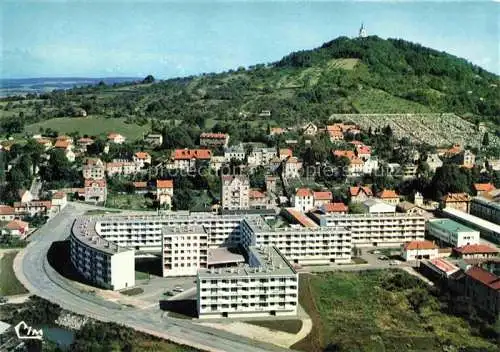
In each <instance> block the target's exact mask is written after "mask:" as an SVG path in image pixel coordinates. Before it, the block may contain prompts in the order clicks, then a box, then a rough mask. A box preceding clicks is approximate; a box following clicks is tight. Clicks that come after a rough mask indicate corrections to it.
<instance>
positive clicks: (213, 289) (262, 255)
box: [196, 246, 299, 318]
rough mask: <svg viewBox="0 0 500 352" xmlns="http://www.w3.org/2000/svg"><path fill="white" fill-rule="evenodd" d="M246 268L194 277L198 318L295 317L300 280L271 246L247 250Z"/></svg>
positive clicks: (203, 272)
mask: <svg viewBox="0 0 500 352" xmlns="http://www.w3.org/2000/svg"><path fill="white" fill-rule="evenodd" d="M247 256H248V264H245V265H239V266H238V267H233V268H219V269H201V270H199V271H198V275H197V280H196V282H197V288H198V290H197V292H198V293H197V295H198V297H197V298H198V299H197V305H198V316H199V318H225V317H233V318H235V317H237V318H244V317H257V316H286V315H296V314H297V304H298V303H297V302H298V294H299V292H298V287H299V279H298V275H297V272H296V271H295V270H294V268H293V267H292V266H291V265H290V263H289V262H288V261H287V259H286V258H285V256H284V255H283V254H282V253H281V252H280V251H279V250H278V249H277V248H276V247H273V246H270V247H263V246H259V247H254V246H251V247H248V248H247Z"/></svg>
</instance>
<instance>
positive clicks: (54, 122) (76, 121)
mask: <svg viewBox="0 0 500 352" xmlns="http://www.w3.org/2000/svg"><path fill="white" fill-rule="evenodd" d="M40 128H44V129H47V128H50V129H53V130H55V131H57V132H59V133H60V134H63V133H72V132H78V133H79V134H80V135H82V136H83V135H85V134H86V135H89V136H106V135H107V134H108V133H110V132H116V133H119V134H122V135H123V136H125V137H126V138H127V139H129V140H137V139H140V138H142V136H143V134H144V133H148V132H149V130H150V127H149V125H144V126H139V125H137V124H127V123H126V120H125V119H120V118H103V117H60V118H54V119H50V120H46V121H42V122H38V123H34V124H32V125H28V126H26V129H25V130H26V132H29V133H33V134H36V133H40Z"/></svg>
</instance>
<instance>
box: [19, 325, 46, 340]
mask: <svg viewBox="0 0 500 352" xmlns="http://www.w3.org/2000/svg"><path fill="white" fill-rule="evenodd" d="M14 330H15V331H16V335H17V338H18V339H19V340H43V330H42V329H39V330H37V329H33V328H32V327H31V326H29V325H28V324H26V323H25V322H24V321H21V322H20V323H19V324H17V325H16V326H15V327H14Z"/></svg>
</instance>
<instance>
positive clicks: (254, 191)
mask: <svg viewBox="0 0 500 352" xmlns="http://www.w3.org/2000/svg"><path fill="white" fill-rule="evenodd" d="M249 197H250V198H254V199H255V198H265V197H266V195H265V194H264V193H262V192H261V191H259V190H257V189H251V190H250V192H249Z"/></svg>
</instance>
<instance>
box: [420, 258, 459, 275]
mask: <svg viewBox="0 0 500 352" xmlns="http://www.w3.org/2000/svg"><path fill="white" fill-rule="evenodd" d="M425 263H427V265H430V266H431V267H434V269H435V270H437V271H440V272H442V273H445V274H446V275H448V276H449V275H451V274H453V273H455V272H457V271H458V270H460V268H459V267H458V266H456V265H454V264H452V263H450V262H449V261H447V260H445V259H442V258H436V259H432V260H428V261H426V262H425Z"/></svg>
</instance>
